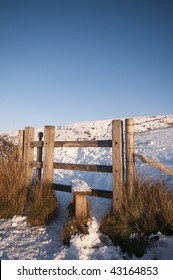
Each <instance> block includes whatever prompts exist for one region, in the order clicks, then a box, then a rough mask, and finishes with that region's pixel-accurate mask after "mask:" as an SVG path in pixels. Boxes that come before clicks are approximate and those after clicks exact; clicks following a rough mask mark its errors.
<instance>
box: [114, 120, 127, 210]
mask: <svg viewBox="0 0 173 280" xmlns="http://www.w3.org/2000/svg"><path fill="white" fill-rule="evenodd" d="M112 180H113V209H114V210H116V209H117V208H119V206H120V205H121V203H122V200H123V190H124V164H123V122H122V121H121V120H113V121H112Z"/></svg>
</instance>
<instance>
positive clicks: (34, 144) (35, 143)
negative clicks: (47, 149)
mask: <svg viewBox="0 0 173 280" xmlns="http://www.w3.org/2000/svg"><path fill="white" fill-rule="evenodd" d="M30 146H31V148H34V147H36V148H43V147H44V141H31V143H30Z"/></svg>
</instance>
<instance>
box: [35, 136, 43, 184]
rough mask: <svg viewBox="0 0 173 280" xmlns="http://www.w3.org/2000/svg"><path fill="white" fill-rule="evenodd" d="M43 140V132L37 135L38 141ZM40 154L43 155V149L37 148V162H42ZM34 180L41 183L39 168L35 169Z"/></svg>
mask: <svg viewBox="0 0 173 280" xmlns="http://www.w3.org/2000/svg"><path fill="white" fill-rule="evenodd" d="M42 138H43V132H39V133H38V140H39V141H41V140H42ZM42 154H43V148H42V147H38V148H37V161H38V162H42ZM36 180H37V181H39V182H41V167H38V168H36Z"/></svg>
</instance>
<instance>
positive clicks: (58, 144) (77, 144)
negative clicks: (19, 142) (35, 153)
mask: <svg viewBox="0 0 173 280" xmlns="http://www.w3.org/2000/svg"><path fill="white" fill-rule="evenodd" d="M43 146H44V141H32V142H31V147H32V148H34V147H37V148H39V147H43ZM54 147H55V148H86V147H90V148H97V147H112V140H96V141H95V140H91V141H55V142H54Z"/></svg>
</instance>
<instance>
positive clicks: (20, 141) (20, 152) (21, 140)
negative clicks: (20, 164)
mask: <svg viewBox="0 0 173 280" xmlns="http://www.w3.org/2000/svg"><path fill="white" fill-rule="evenodd" d="M24 136H25V131H24V130H19V131H18V159H19V161H23V157H24Z"/></svg>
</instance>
